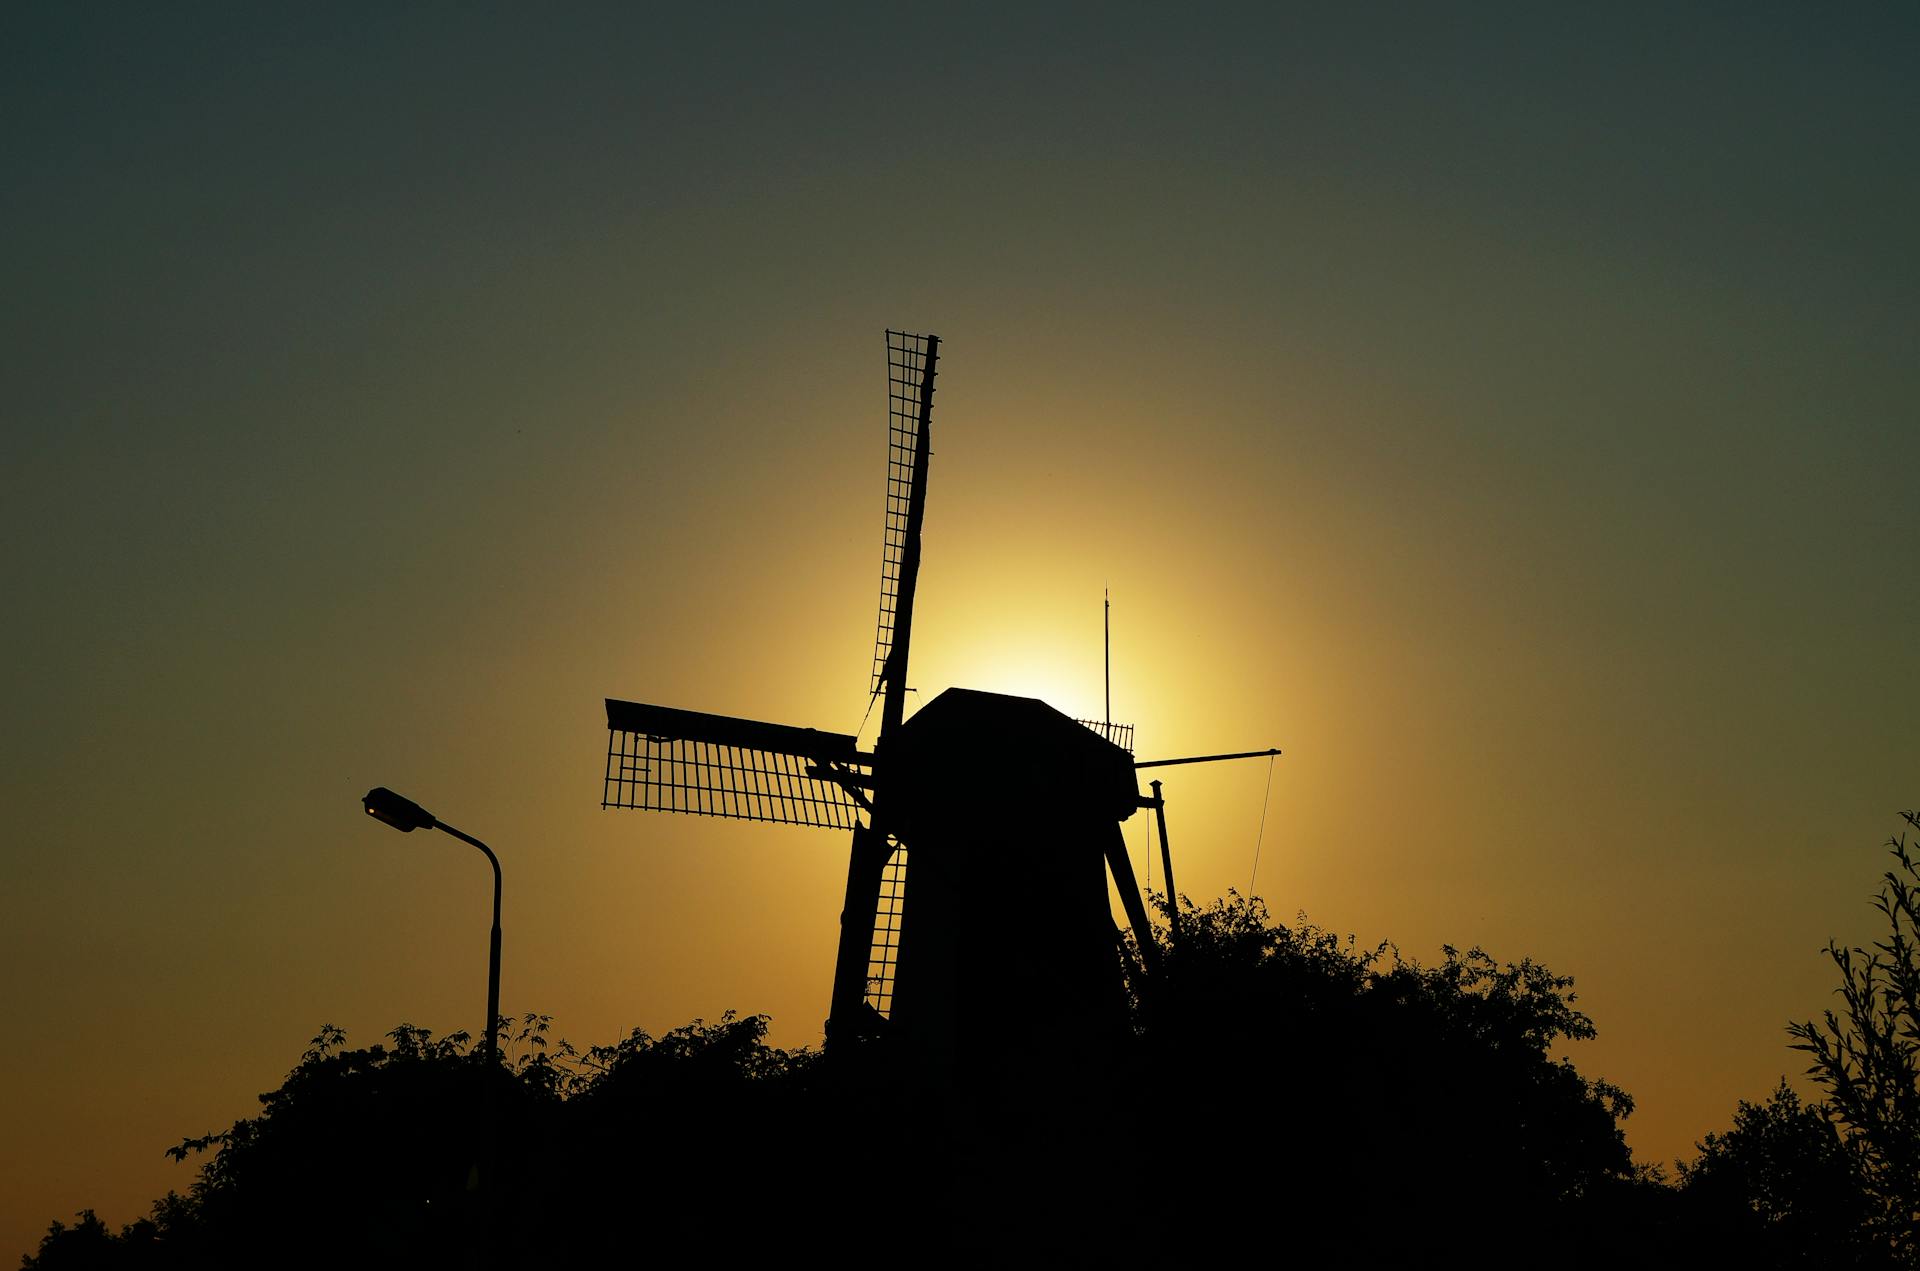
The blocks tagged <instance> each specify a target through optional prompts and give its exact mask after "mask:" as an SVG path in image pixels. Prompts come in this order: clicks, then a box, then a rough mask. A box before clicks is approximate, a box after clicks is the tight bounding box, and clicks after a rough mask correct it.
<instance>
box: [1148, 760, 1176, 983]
mask: <svg viewBox="0 0 1920 1271" xmlns="http://www.w3.org/2000/svg"><path fill="white" fill-rule="evenodd" d="M1152 785H1153V818H1154V820H1155V821H1156V822H1157V823H1158V824H1159V826H1160V871H1161V873H1163V874H1165V875H1166V879H1167V926H1168V928H1169V929H1170V932H1171V934H1172V936H1173V942H1174V944H1175V945H1178V944H1179V943H1180V893H1179V892H1177V891H1175V890H1174V889H1173V852H1172V851H1171V850H1170V849H1169V848H1168V847H1167V800H1166V796H1165V795H1163V794H1161V793H1160V783H1159V782H1158V781H1155V782H1153V783H1152Z"/></svg>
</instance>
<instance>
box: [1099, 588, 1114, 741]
mask: <svg viewBox="0 0 1920 1271" xmlns="http://www.w3.org/2000/svg"><path fill="white" fill-rule="evenodd" d="M1100 662H1101V666H1102V667H1103V668H1104V670H1105V674H1106V687H1107V722H1108V723H1109V724H1111V723H1112V722H1113V593H1112V592H1111V591H1109V590H1108V589H1107V588H1105V587H1102V588H1101V589H1100Z"/></svg>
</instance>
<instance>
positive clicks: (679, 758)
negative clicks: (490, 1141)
mask: <svg viewBox="0 0 1920 1271" xmlns="http://www.w3.org/2000/svg"><path fill="white" fill-rule="evenodd" d="M939 356H940V340H939V337H938V336H932V335H928V336H916V335H908V334H904V333H901V332H895V331H889V332H887V429H888V437H887V497H886V533H885V537H884V540H883V549H882V556H881V575H880V609H879V622H878V630H877V635H876V639H875V647H874V659H873V676H872V682H871V684H870V686H869V687H870V692H871V693H872V694H873V695H874V696H876V697H878V698H879V699H880V704H881V714H880V728H879V733H878V736H877V739H876V740H875V742H874V747H873V750H872V751H871V752H868V751H863V750H861V749H860V746H859V740H858V738H856V737H853V736H850V735H847V734H844V733H832V732H823V731H820V730H817V729H811V728H794V727H790V726H787V725H782V724H771V723H764V722H761V721H759V720H750V719H739V718H735V717H731V716H724V715H711V714H706V713H702V712H696V711H687V710H678V709H674V708H670V707H663V706H650V705H645V704H642V703H638V702H628V701H620V700H616V699H612V698H609V699H608V700H607V732H608V746H607V767H606V779H605V789H604V794H603V796H602V800H601V806H602V807H610V808H639V809H649V810H655V811H667V812H686V813H695V814H699V815H705V816H721V817H732V818H736V819H740V820H748V821H769V822H776V823H781V824H790V825H809V826H816V827H820V828H824V829H837V830H842V831H851V833H852V839H853V843H852V851H851V853H850V855H849V860H848V864H847V887H846V900H845V904H844V906H843V908H842V910H841V914H840V940H839V947H838V953H837V956H836V960H835V966H834V977H833V990H832V997H831V1001H830V1004H829V1015H828V1019H827V1040H828V1046H829V1050H833V1049H837V1048H839V1047H840V1046H843V1045H845V1044H848V1043H849V1042H851V1041H853V1040H855V1039H859V1038H868V1037H875V1036H880V1035H888V1036H891V1037H893V1038H896V1039H899V1040H901V1041H902V1042H904V1043H905V1044H906V1046H907V1047H908V1048H909V1049H910V1050H911V1051H912V1052H915V1053H917V1054H918V1055H920V1056H921V1057H922V1058H923V1059H924V1060H925V1061H926V1062H927V1063H928V1064H929V1065H930V1066H931V1068H932V1070H933V1071H934V1072H935V1073H936V1075H937V1074H939V1073H942V1072H951V1071H952V1069H953V1065H954V1063H955V1061H956V1059H957V1058H958V1057H959V1055H960V1052H961V1051H963V1050H964V1049H965V1045H966V1041H965V1039H966V1038H967V1037H968V1036H969V1035H970V1034H971V1035H979V1034H980V1033H981V1032H982V1031H983V1028H984V1027H985V1026H988V1025H990V1023H992V1022H994V1021H996V1019H997V1018H1000V1017H1005V1016H1009V1015H1013V1014H1018V1015H1019V1016H1020V1018H1021V1019H1022V1020H1023V1027H1024V1029H1025V1030H1026V1032H1027V1033H1028V1034H1029V1036H1037V1037H1040V1038H1041V1039H1042V1043H1043V1047H1042V1048H1043V1049H1044V1039H1045V1037H1047V1036H1057V1037H1058V1038H1060V1039H1063V1043H1062V1044H1063V1045H1066V1044H1069V1043H1067V1042H1065V1040H1064V1039H1068V1038H1088V1037H1096V1036H1101V1035H1103V1034H1105V1033H1107V1032H1108V1031H1109V1030H1114V1031H1117V1030H1119V1029H1121V1028H1123V1027H1124V1022H1125V994H1124V983H1123V980H1122V970H1123V967H1122V957H1123V952H1122V946H1121V942H1120V940H1119V933H1118V929H1117V928H1116V927H1115V926H1114V923H1113V918H1112V914H1111V911H1110V909H1109V907H1108V901H1107V875H1108V873H1109V872H1111V873H1112V875H1113V879H1114V882H1115V884H1116V885H1117V890H1118V892H1119V894H1120V896H1121V898H1122V901H1123V903H1124V905H1125V906H1126V910H1127V917H1128V920H1129V923H1130V924H1131V925H1132V926H1133V928H1134V931H1135V934H1136V936H1138V937H1139V940H1138V944H1139V947H1140V948H1141V949H1142V951H1143V953H1144V954H1145V955H1146V956H1148V957H1151V956H1152V947H1153V946H1152V940H1151V938H1150V937H1149V936H1148V934H1147V919H1146V913H1145V909H1144V906H1143V905H1142V904H1141V901H1140V892H1139V887H1138V885H1137V884H1136V883H1135V881H1134V877H1133V870H1132V866H1131V863H1130V862H1129V860H1128V857H1127V852H1126V846H1125V842H1124V840H1123V839H1122V837H1121V832H1120V822H1121V821H1123V820H1125V819H1126V818H1127V817H1129V816H1131V815H1132V814H1133V812H1134V811H1135V810H1136V809H1137V808H1139V807H1143V806H1151V805H1152V804H1151V801H1150V800H1143V799H1141V797H1140V794H1139V787H1138V783H1137V781H1136V779H1135V776H1134V763H1133V757H1132V755H1131V753H1130V750H1129V748H1128V747H1129V746H1130V744H1131V741H1132V730H1131V728H1130V727H1128V726H1125V725H1111V724H1083V723H1080V722H1076V721H1074V720H1072V719H1070V718H1068V717H1067V716H1066V715H1063V714H1061V713H1060V712H1059V711H1056V710H1054V709H1053V708H1052V707H1050V706H1048V705H1046V704H1045V703H1043V702H1039V701H1036V700H1034V699H1031V698H1019V697H1007V696H1003V695H1000V694H995V693H982V692H977V691H973V690H969V689H951V690H949V691H947V692H945V693H943V694H941V695H940V696H939V697H938V698H936V699H935V700H934V701H932V702H930V703H928V704H927V705H926V706H925V707H924V708H922V709H921V710H920V711H918V712H917V713H916V714H915V715H914V716H913V718H911V719H907V718H905V705H906V693H907V669H908V661H907V659H908V653H909V650H910V648H911V645H912V639H913V605H914V595H915V590H916V587H917V584H918V580H919V572H920V531H921V524H922V522H923V520H924V518H925V515H926V502H927V460H928V457H929V455H930V454H931V440H932V428H931V424H932V415H933V394H934V385H935V376H936V373H937V368H938V363H939ZM974 809H981V810H984V812H985V814H986V818H987V820H986V823H985V825H984V827H983V821H982V818H981V817H979V816H977V815H976V816H969V817H967V818H965V819H964V820H963V818H962V817H961V816H960V815H959V814H960V813H961V812H962V811H963V810H966V811H972V810H974ZM1148 970H1149V971H1150V970H1151V968H1148Z"/></svg>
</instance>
